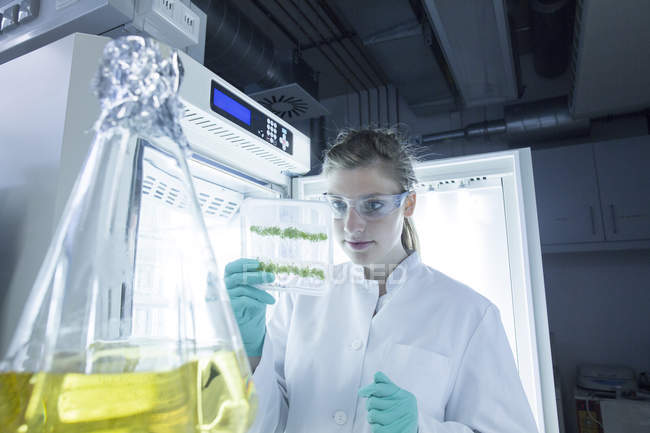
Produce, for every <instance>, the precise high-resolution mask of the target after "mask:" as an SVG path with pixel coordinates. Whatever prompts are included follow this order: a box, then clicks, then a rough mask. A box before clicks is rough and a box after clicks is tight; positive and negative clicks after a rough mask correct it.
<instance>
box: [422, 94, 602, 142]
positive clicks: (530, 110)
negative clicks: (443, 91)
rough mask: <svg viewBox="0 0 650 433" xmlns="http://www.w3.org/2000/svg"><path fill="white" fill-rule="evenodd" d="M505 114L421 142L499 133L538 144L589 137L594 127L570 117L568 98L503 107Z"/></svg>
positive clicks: (509, 139) (585, 121)
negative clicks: (547, 141)
mask: <svg viewBox="0 0 650 433" xmlns="http://www.w3.org/2000/svg"><path fill="white" fill-rule="evenodd" d="M503 114H504V118H503V119H500V120H492V121H487V122H481V123H473V124H471V125H468V126H467V127H465V128H462V129H455V130H451V131H444V132H438V133H435V134H427V135H423V136H422V143H434V142H439V141H445V140H452V139H458V138H474V137H487V136H492V135H498V134H502V135H503V136H504V138H505V139H506V140H508V141H511V142H522V141H527V142H538V141H544V140H552V139H560V138H568V137H577V136H582V135H588V134H589V132H590V128H591V121H590V120H589V119H574V118H573V117H572V116H571V114H570V113H569V109H568V107H567V99H566V97H559V98H551V99H544V100H541V101H535V102H528V103H524V104H513V105H508V106H506V107H504V109H503Z"/></svg>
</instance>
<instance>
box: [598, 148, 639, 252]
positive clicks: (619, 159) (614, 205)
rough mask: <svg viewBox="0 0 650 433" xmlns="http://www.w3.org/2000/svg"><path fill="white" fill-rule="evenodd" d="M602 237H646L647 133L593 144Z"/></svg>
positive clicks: (620, 239) (624, 239) (635, 238)
mask: <svg viewBox="0 0 650 433" xmlns="http://www.w3.org/2000/svg"><path fill="white" fill-rule="evenodd" d="M594 154H595V157H596V172H597V174H598V183H599V186H600V202H601V205H602V209H603V222H604V224H605V238H606V239H607V240H612V241H629V240H638V239H650V136H644V137H635V138H628V139H625V140H620V141H617V142H614V143H612V142H600V143H595V144H594Z"/></svg>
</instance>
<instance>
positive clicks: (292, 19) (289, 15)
mask: <svg viewBox="0 0 650 433" xmlns="http://www.w3.org/2000/svg"><path fill="white" fill-rule="evenodd" d="M275 3H276V4H277V5H278V7H279V8H280V9H282V11H283V12H284V13H285V15H287V16H288V17H289V19H290V20H291V21H293V23H294V24H295V25H296V27H297V28H298V29H299V30H300V31H301V32H302V33H303V34H304V35H305V36H307V39H309V41H310V42H311V43H312V44H313V43H315V41H314V39H313V38H312V37H311V36H310V35H309V33H307V31H305V29H304V28H303V27H302V26H301V25H300V23H299V22H298V21H296V19H295V18H294V17H293V15H291V14H290V13H289V11H287V10H286V9H285V7H284V6H282V4H280V2H278V1H277V0H276V1H275ZM316 48H317V49H318V51H320V53H321V54H322V55H323V57H325V59H327V61H328V62H330V64H331V65H332V66H333V67H334V69H336V72H338V73H339V75H340V76H341V77H343V79H344V80H345V81H346V82H347V83H348V85H350V87H352V88H353V89H354V91H355V92H359V89H357V87H356V86H355V85H354V84H352V83H351V82H350V80H349V78H348V77H347V76H346V75H345V74H344V73H343V72H342V71H341V69H340V68H339V67H338V66H337V64H336V63H334V61H333V60H332V59H331V58H330V57H329V56H328V55H327V53H325V52H324V51H323V49H322V48H320V47H316ZM357 80H358V78H357Z"/></svg>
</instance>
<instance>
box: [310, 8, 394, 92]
mask: <svg viewBox="0 0 650 433" xmlns="http://www.w3.org/2000/svg"><path fill="white" fill-rule="evenodd" d="M318 5H319V6H320V7H321V9H322V10H323V12H325V15H327V18H329V20H330V21H332V23H334V25H335V26H336V28H337V29H339V31H340V32H341V33H344V34H345V33H346V31H345V26H344V25H343V23H342V22H341V19H340V18H339V17H338V15H337V14H336V12H334V10H333V9H332V8H331V6H330V5H328V4H327V2H326V1H325V0H319V1H318ZM350 40H351V41H352V45H354V47H355V48H356V49H357V51H359V54H361V57H363V59H364V60H365V62H366V63H367V64H368V65H369V66H370V68H371V69H372V71H373V73H374V74H375V75H376V76H377V78H378V79H379V80H380V81H381V82H382V83H383V84H388V80H387V79H386V78H385V76H384V73H383V71H381V70H379V72H378V71H377V69H376V68H375V65H374V64H373V62H372V61H371V60H370V59H369V58H368V56H367V55H366V53H365V52H364V51H363V49H362V48H361V47H360V46H359V44H358V43H357V42H356V40H355V39H354V38H351V39H350Z"/></svg>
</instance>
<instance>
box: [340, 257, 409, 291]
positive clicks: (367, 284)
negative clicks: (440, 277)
mask: <svg viewBox="0 0 650 433" xmlns="http://www.w3.org/2000/svg"><path fill="white" fill-rule="evenodd" d="M420 263H421V261H420V254H419V253H418V252H417V251H413V252H412V253H411V254H409V255H408V256H406V258H405V259H404V260H402V261H401V262H400V263H399V265H397V266H396V267H395V269H393V272H391V273H390V275H389V276H388V279H387V280H386V293H390V292H391V291H393V290H394V289H395V288H397V287H400V286H402V285H403V284H404V283H405V282H406V280H407V278H408V276H409V274H410V273H412V272H413V271H414V269H415V268H416V267H417V266H418V265H419V264H420ZM352 272H353V275H357V276H363V275H364V273H363V266H361V265H354V264H353V265H352ZM360 282H361V286H362V287H363V288H365V289H370V288H376V287H378V282H377V281H376V280H366V279H365V278H362V280H361V281H360Z"/></svg>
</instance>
